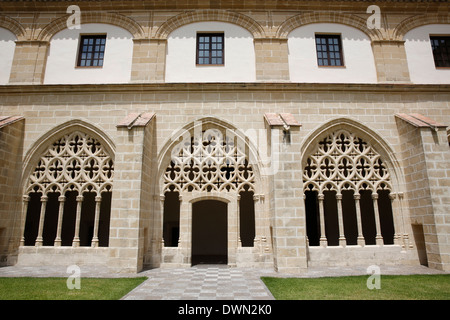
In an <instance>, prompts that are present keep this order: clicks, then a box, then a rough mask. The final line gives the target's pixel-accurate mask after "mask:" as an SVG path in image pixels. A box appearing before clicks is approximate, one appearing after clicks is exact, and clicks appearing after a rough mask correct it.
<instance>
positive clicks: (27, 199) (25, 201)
mask: <svg viewBox="0 0 450 320" xmlns="http://www.w3.org/2000/svg"><path fill="white" fill-rule="evenodd" d="M29 203H30V196H29V195H24V196H23V205H22V224H21V230H22V237H21V238H20V243H19V245H20V246H24V245H25V222H26V220H27V211H28V204H29Z"/></svg>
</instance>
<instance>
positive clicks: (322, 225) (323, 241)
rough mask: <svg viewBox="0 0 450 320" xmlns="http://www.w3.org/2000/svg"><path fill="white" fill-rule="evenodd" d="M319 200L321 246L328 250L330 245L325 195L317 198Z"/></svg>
mask: <svg viewBox="0 0 450 320" xmlns="http://www.w3.org/2000/svg"><path fill="white" fill-rule="evenodd" d="M317 198H318V200H319V217H320V240H319V241H320V246H321V247H324V248H326V247H327V245H328V240H327V235H326V233H325V208H324V204H323V201H324V199H325V196H324V195H323V193H321V194H319V195H318V196H317Z"/></svg>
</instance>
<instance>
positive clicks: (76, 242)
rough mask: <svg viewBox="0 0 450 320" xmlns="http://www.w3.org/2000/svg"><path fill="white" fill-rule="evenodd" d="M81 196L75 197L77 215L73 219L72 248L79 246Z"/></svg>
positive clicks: (82, 198)
mask: <svg viewBox="0 0 450 320" xmlns="http://www.w3.org/2000/svg"><path fill="white" fill-rule="evenodd" d="M83 200H84V197H83V196H77V214H76V218H75V235H74V237H73V241H72V246H73V247H79V246H80V222H81V207H82V206H83Z"/></svg>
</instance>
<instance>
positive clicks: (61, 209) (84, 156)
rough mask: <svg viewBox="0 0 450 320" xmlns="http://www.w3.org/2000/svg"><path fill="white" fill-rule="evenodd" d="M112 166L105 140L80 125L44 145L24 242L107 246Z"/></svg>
mask: <svg viewBox="0 0 450 320" xmlns="http://www.w3.org/2000/svg"><path fill="white" fill-rule="evenodd" d="M113 172H114V162H113V160H112V158H111V157H110V155H109V154H108V151H107V150H106V149H105V148H104V146H103V145H102V144H101V143H100V141H99V140H97V139H96V138H93V137H91V136H90V135H88V134H86V133H83V132H80V131H76V130H75V131H73V132H70V133H68V134H65V135H63V136H62V137H60V138H59V139H57V140H56V141H54V142H53V143H52V144H51V145H49V146H48V147H47V148H46V149H43V152H42V153H41V156H40V158H39V160H38V161H37V164H36V165H35V166H34V170H33V171H32V173H31V174H30V176H29V178H28V185H27V189H26V190H27V191H26V197H25V198H24V199H25V203H24V205H25V209H26V221H25V227H24V233H23V237H22V241H21V243H22V245H25V246H34V245H35V246H93V247H98V246H100V247H106V246H108V244H109V226H110V211H111V192H112V179H113Z"/></svg>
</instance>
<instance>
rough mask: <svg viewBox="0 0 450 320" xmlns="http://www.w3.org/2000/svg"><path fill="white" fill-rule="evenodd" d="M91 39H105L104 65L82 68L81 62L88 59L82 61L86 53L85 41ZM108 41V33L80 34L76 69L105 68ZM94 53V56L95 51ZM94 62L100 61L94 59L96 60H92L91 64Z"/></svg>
mask: <svg viewBox="0 0 450 320" xmlns="http://www.w3.org/2000/svg"><path fill="white" fill-rule="evenodd" d="M89 37H91V38H94V39H103V38H104V39H105V45H104V46H105V48H104V50H103V52H102V53H103V59H102V65H98V66H94V65H90V66H86V65H85V66H82V65H81V60H87V59H82V54H83V53H84V52H83V40H84V39H85V38H89ZM106 40H107V34H106V33H94V34H92V33H89V34H80V36H79V40H78V53H77V59H76V61H75V67H76V68H82V69H84V68H87V69H101V68H103V67H104V65H105V52H106ZM92 53H93V54H94V53H95V51H93V52H92ZM93 60H99V59H94V58H92V59H90V61H91V62H92V61H93Z"/></svg>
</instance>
